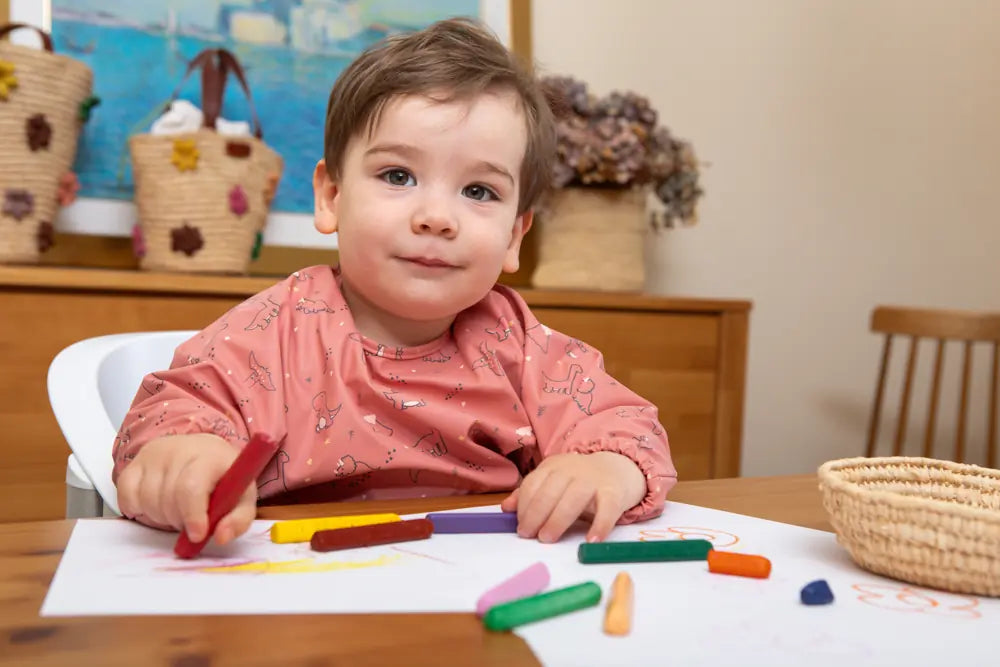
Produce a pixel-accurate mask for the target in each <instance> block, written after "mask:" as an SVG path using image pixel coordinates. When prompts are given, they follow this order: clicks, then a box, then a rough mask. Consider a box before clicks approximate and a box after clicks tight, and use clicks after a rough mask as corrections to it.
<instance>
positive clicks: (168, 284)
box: [0, 266, 751, 313]
mask: <svg viewBox="0 0 1000 667" xmlns="http://www.w3.org/2000/svg"><path fill="white" fill-rule="evenodd" d="M280 280H281V278H278V277H266V278H265V277H247V276H214V275H204V274H190V273H154V272H149V271H130V270H109V269H86V268H54V267H34V266H0V288H2V287H18V288H25V287H37V288H46V289H52V288H57V289H64V290H79V291H100V292H123V293H131V294H137V293H156V294H176V295H181V294H187V295H192V296H194V295H203V296H244V295H245V296H251V295H253V294H256V293H257V292H259V291H261V290H263V289H266V288H268V287H270V286H271V285H273V284H274V283H276V282H278V281H280ZM517 290H518V292H519V293H520V294H521V295H523V296H524V298H525V300H526V301H527V302H528V305H530V306H544V307H550V308H551V307H561V308H602V309H609V310H637V311H663V310H671V311H674V312H691V313H706V312H711V313H718V312H746V311H749V310H750V305H751V304H750V302H749V301H743V300H732V299H701V298H695V297H674V296H654V295H648V294H635V293H620V292H599V291H593V292H581V291H573V290H566V291H562V290H535V289H525V288H517Z"/></svg>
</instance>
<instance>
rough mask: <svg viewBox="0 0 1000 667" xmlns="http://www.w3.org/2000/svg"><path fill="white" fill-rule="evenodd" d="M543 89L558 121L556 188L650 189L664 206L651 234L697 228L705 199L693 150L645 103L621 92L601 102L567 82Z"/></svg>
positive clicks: (654, 215)
mask: <svg viewBox="0 0 1000 667" xmlns="http://www.w3.org/2000/svg"><path fill="white" fill-rule="evenodd" d="M542 83H543V85H544V86H545V88H546V91H547V93H548V95H549V99H550V103H551V104H552V107H553V110H554V112H555V114H556V118H557V121H556V131H557V141H558V144H557V152H558V157H557V161H556V166H555V173H554V174H553V177H554V178H553V185H554V186H555V187H557V188H563V187H567V186H574V185H575V186H584V187H612V188H627V187H635V186H649V187H650V188H651V189H652V191H653V192H654V193H655V195H656V200H658V202H659V203H660V204H662V206H656V207H655V208H652V207H651V208H652V210H651V212H650V226H651V227H652V228H653V229H654V230H656V229H660V228H663V227H674V226H675V224H676V223H678V222H679V223H680V224H682V225H692V224H694V223H695V222H697V212H696V206H697V202H698V199H699V197H701V195H702V194H703V192H702V190H701V188H700V187H699V184H698V161H697V159H696V157H695V154H694V150H693V148H692V147H691V144H690V143H688V142H685V141H682V140H680V139H677V138H676V137H673V136H672V135H671V134H670V132H669V131H668V130H667V129H666V128H665V127H663V126H657V124H656V122H657V113H656V111H655V110H654V109H653V108H652V107H651V106H650V104H649V100H648V99H647V98H645V97H642V96H640V95H637V94H635V93H632V92H625V93H621V92H617V91H615V92H612V93H610V94H608V95H606V96H604V97H597V96H595V95H593V94H591V93H590V92H588V90H587V86H586V84H585V83H583V82H581V81H578V80H577V79H574V78H573V77H569V76H549V77H545V78H544V79H543V80H542Z"/></svg>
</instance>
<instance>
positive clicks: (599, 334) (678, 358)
mask: <svg viewBox="0 0 1000 667" xmlns="http://www.w3.org/2000/svg"><path fill="white" fill-rule="evenodd" d="M532 311H533V312H534V313H535V315H536V316H537V317H538V319H539V321H540V322H542V323H543V324H545V325H546V326H548V327H551V328H553V329H556V330H557V331H561V332H562V333H564V334H567V335H570V336H574V337H575V338H578V339H580V340H581V341H583V342H584V343H586V344H588V345H591V346H593V347H596V348H597V349H599V350H600V351H601V353H602V354H603V355H604V366H605V369H606V370H607V371H608V372H609V373H610V374H611V375H612V376H614V377H615V379H617V380H618V381H619V382H621V383H622V384H624V385H625V386H627V387H629V388H630V389H632V390H633V391H635V392H636V393H637V394H639V395H640V396H642V397H643V398H646V399H647V400H649V401H651V402H652V403H653V404H655V405H656V406H657V408H658V409H659V413H660V421H661V423H662V424H663V426H664V427H665V428H666V429H667V437H668V438H669V439H670V449H671V454H672V456H673V459H674V464H675V465H676V466H677V472H678V475H679V477H680V478H681V479H707V478H710V477H711V476H712V451H713V446H714V440H713V439H714V437H715V434H714V424H715V410H716V408H715V396H716V389H717V380H718V377H717V372H718V371H717V369H718V358H719V319H718V317H717V316H715V315H686V314H678V313H653V312H634V311H615V310H582V309H563V308H533V309H532Z"/></svg>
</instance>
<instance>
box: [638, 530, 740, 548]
mask: <svg viewBox="0 0 1000 667" xmlns="http://www.w3.org/2000/svg"><path fill="white" fill-rule="evenodd" d="M675 536H676V537H675ZM656 540H708V541H709V542H711V543H712V546H713V547H731V546H733V545H734V544H736V543H737V542H739V541H740V538H738V537H737V536H736V535H733V534H732V533H727V532H725V531H724V530H715V529H714V528H694V527H686V526H670V527H668V528H665V529H660V530H640V531H639V541H640V542H652V541H656Z"/></svg>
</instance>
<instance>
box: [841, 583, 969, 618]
mask: <svg viewBox="0 0 1000 667" xmlns="http://www.w3.org/2000/svg"><path fill="white" fill-rule="evenodd" d="M851 588H853V589H854V590H856V591H857V592H858V593H860V595H858V601H860V602H864V603H865V604H869V605H872V606H873V607H879V608H881V609H889V610H892V611H901V612H915V613H927V614H936V615H942V616H951V617H953V618H968V619H976V618H981V617H982V614H981V613H979V610H978V609H977V607H978V606H979V600H978V599H976V598H972V597H966V596H962V595H954V594H952V593H945V592H943V591H925V590H920V589H917V588H912V587H910V586H903V585H895V584H854V585H853V586H851Z"/></svg>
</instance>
